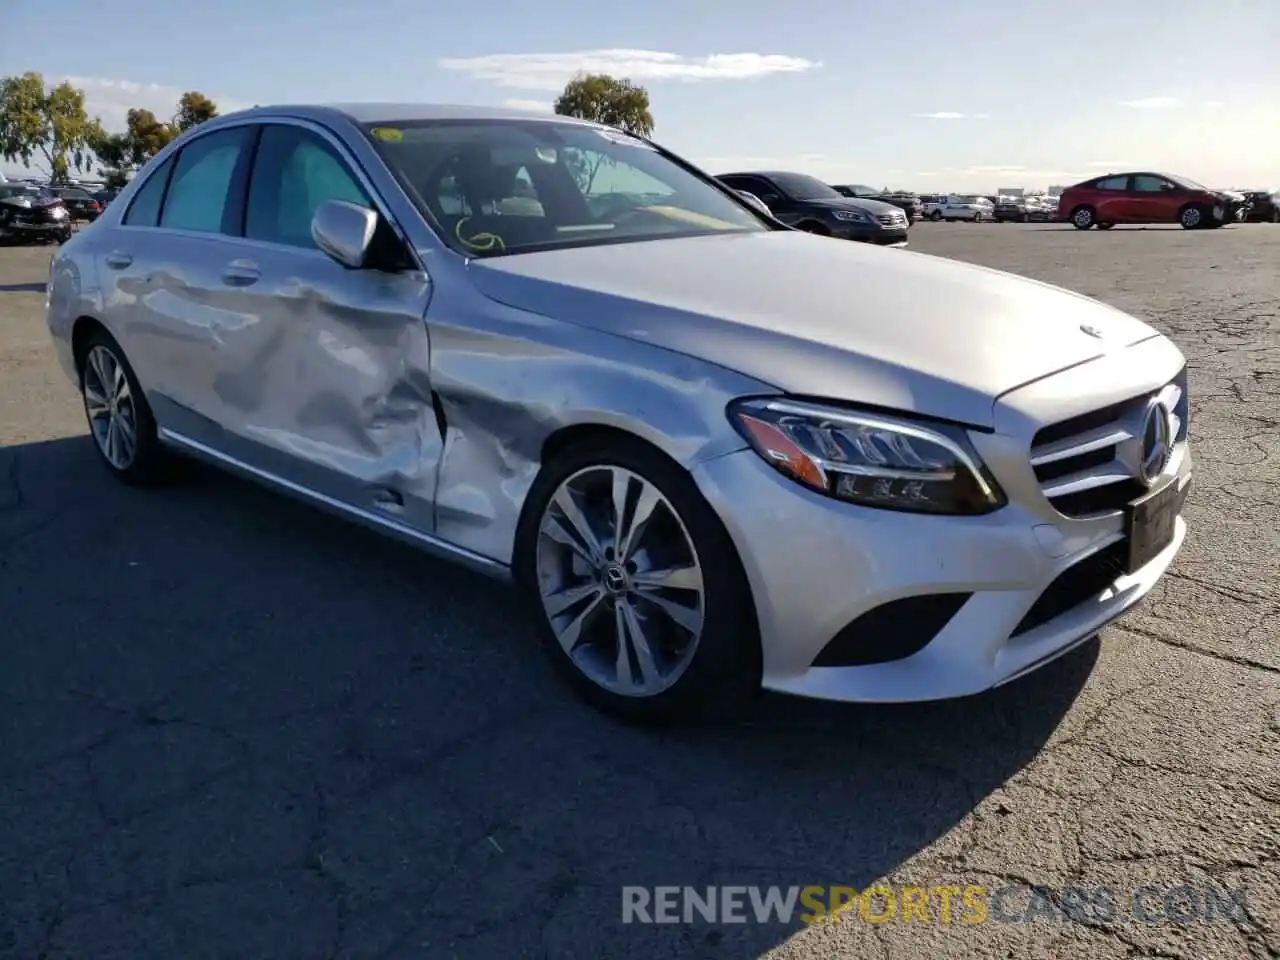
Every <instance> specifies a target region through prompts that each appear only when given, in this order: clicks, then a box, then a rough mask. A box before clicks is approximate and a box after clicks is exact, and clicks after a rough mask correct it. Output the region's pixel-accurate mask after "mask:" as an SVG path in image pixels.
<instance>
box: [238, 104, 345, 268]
mask: <svg viewBox="0 0 1280 960" xmlns="http://www.w3.org/2000/svg"><path fill="white" fill-rule="evenodd" d="M328 200H346V201H348V202H350V203H356V204H359V205H360V206H362V207H367V206H370V200H369V197H368V196H367V195H366V193H365V191H364V190H363V189H362V188H361V186H360V184H359V183H358V182H357V180H356V178H355V176H354V174H352V172H351V171H350V169H349V168H348V167H347V165H346V163H345V161H343V159H342V158H341V157H340V156H339V155H338V154H337V153H336V152H335V151H334V149H333V148H332V147H331V146H329V144H328V143H326V142H325V141H324V140H323V139H322V138H321V137H319V136H318V135H316V134H314V133H312V132H311V131H310V130H304V129H302V128H301V127H294V126H286V125H282V124H274V125H271V126H267V127H265V128H264V129H263V131H262V139H261V140H260V141H259V142H258V152H257V155H256V157H255V159H254V163H253V174H252V176H251V178H250V180H249V200H248V204H247V206H246V208H245V221H244V233H245V236H246V237H248V238H250V239H252V240H267V241H270V242H272V243H283V244H287V245H288V246H291V247H304V248H308V249H314V248H315V245H316V244H315V240H314V239H312V236H311V219H312V217H314V216H315V213H316V210H317V209H318V208H319V207H320V205H321V204H323V203H325V202H326V201H328Z"/></svg>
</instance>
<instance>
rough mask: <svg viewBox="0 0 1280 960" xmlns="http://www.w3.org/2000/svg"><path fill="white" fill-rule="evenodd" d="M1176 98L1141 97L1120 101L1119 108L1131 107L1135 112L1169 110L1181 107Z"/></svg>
mask: <svg viewBox="0 0 1280 960" xmlns="http://www.w3.org/2000/svg"><path fill="white" fill-rule="evenodd" d="M1181 104H1182V101H1181V100H1179V99H1178V98H1177V97H1141V98H1139V99H1137V100H1121V101H1120V106H1122V107H1133V108H1134V109H1135V110H1170V109H1172V108H1173V107H1177V106H1181Z"/></svg>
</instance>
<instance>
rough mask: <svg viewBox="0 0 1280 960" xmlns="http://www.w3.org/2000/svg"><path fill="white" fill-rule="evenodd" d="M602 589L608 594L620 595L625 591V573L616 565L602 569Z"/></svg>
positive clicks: (612, 564)
mask: <svg viewBox="0 0 1280 960" xmlns="http://www.w3.org/2000/svg"><path fill="white" fill-rule="evenodd" d="M604 587H605V589H606V590H608V591H609V592H610V593H622V592H623V591H625V590H626V589H627V572H626V571H625V570H623V569H622V567H620V566H618V565H617V564H616V563H611V564H609V566H607V567H605V568H604Z"/></svg>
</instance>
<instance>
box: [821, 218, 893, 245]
mask: <svg viewBox="0 0 1280 960" xmlns="http://www.w3.org/2000/svg"><path fill="white" fill-rule="evenodd" d="M907 231H908V226H907V225H906V224H903V225H902V226H901V227H882V226H879V225H877V226H871V227H868V226H865V225H863V224H857V223H841V224H840V225H839V226H837V227H836V228H835V230H834V231H833V236H836V237H839V238H840V239H842V240H856V241H858V242H859V243H872V244H875V245H876V246H880V247H905V246H906V245H907Z"/></svg>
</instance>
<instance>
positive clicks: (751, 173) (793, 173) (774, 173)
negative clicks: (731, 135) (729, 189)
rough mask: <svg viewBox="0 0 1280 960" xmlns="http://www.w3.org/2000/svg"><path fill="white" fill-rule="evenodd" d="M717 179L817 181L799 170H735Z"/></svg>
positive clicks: (719, 175)
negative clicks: (794, 179) (744, 178)
mask: <svg viewBox="0 0 1280 960" xmlns="http://www.w3.org/2000/svg"><path fill="white" fill-rule="evenodd" d="M716 176H717V177H811V178H812V179H814V180H817V179H818V178H817V177H814V176H813V175H812V174H809V173H800V172H799V171H797V170H734V171H733V172H732V173H717V174H716Z"/></svg>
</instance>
